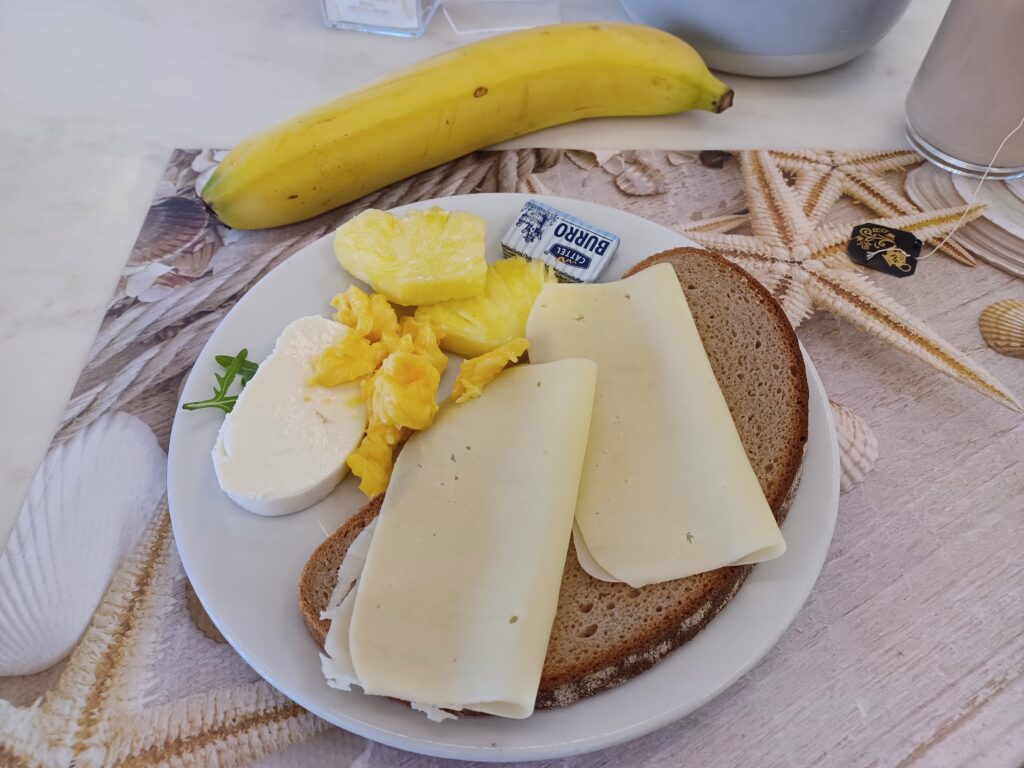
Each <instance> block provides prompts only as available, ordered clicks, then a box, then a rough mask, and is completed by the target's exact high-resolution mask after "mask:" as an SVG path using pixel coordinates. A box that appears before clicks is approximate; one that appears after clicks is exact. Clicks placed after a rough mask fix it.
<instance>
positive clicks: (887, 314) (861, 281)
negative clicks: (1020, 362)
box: [810, 255, 1024, 412]
mask: <svg viewBox="0 0 1024 768" xmlns="http://www.w3.org/2000/svg"><path fill="white" fill-rule="evenodd" d="M841 261H847V259H846V256H845V255H835V256H832V257H829V258H828V259H826V260H823V261H822V262H821V265H820V268H819V269H816V270H815V272H814V276H813V279H812V281H811V282H810V290H811V292H812V294H813V297H814V303H815V306H817V307H820V308H821V309H824V310H827V311H828V312H831V313H832V314H834V315H837V316H838V317H842V318H844V319H845V320H847V321H849V322H850V323H852V324H853V325H855V326H857V327H858V328H860V329H861V330H863V331H866V332H867V333H870V334H871V335H873V336H876V337H878V338H880V339H882V340H884V341H885V342H887V343H889V344H891V345H892V346H894V347H896V348H897V349H900V350H902V351H903V352H906V353H907V354H910V355H913V356H914V357H916V358H918V359H919V360H922V361H923V362H926V363H928V364H929V365H931V366H933V367H934V368H936V369H937V370H939V371H942V372H943V373H945V374H947V375H948V376H952V377H953V378H954V379H956V380H958V381H960V382H962V383H964V384H967V385H968V386H971V387H973V388H974V389H976V390H978V391H979V392H982V393H984V394H986V395H988V396H989V397H991V398H992V399H994V400H997V401H999V402H1000V403H1002V404H1003V405H1005V406H1007V407H1008V408H1010V409H1012V410H1015V411H1018V412H1024V408H1022V407H1021V404H1020V402H1019V401H1018V400H1017V398H1016V397H1014V395H1013V393H1011V392H1010V391H1009V390H1008V389H1007V388H1006V387H1005V386H1004V385H1003V384H1002V383H1001V382H1000V381H999V380H998V379H996V378H995V377H994V376H993V375H992V374H991V373H989V372H988V371H986V370H985V369H984V368H983V367H981V366H980V365H978V364H977V363H975V362H974V361H973V360H971V359H970V358H969V357H967V356H966V355H964V354H963V353H962V352H960V351H959V350H957V349H956V348H955V347H954V346H953V345H951V344H950V343H949V342H947V341H946V340H944V339H943V338H942V337H941V336H939V335H938V334H937V333H936V332H935V331H933V330H932V329H931V328H929V327H928V326H927V325H926V324H925V323H924V322H922V321H921V320H918V319H917V318H916V317H914V316H913V315H911V314H910V313H909V312H908V311H907V310H906V309H905V308H904V307H903V306H901V305H900V304H899V303H898V302H897V301H895V300H894V299H892V298H890V297H889V296H887V295H886V294H885V293H883V292H882V291H881V290H879V289H878V288H877V287H876V286H874V285H873V284H872V283H871V282H869V281H868V279H867V276H866V275H864V274H862V273H861V272H860V271H855V270H849V269H846V268H845V265H844V264H842V263H840V262H841Z"/></svg>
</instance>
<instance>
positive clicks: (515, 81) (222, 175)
mask: <svg viewBox="0 0 1024 768" xmlns="http://www.w3.org/2000/svg"><path fill="white" fill-rule="evenodd" d="M731 103H732V90H730V89H729V87H728V86H727V85H725V84H724V83H722V82H721V81H719V80H718V79H717V78H716V77H714V75H712V74H711V73H710V72H709V71H708V68H707V67H706V66H705V64H704V61H703V60H702V59H701V57H700V55H699V54H698V53H697V52H696V51H695V50H694V49H693V48H691V47H690V46H689V45H687V44H686V43H684V42H683V41H682V40H680V39H678V38H676V37H673V36H672V35H669V34H667V33H665V32H661V31H658V30H655V29H651V28H649V27H641V26H635V25H632V24H599V23H585V24H560V25H557V26H551V27H536V28H533V29H528V30H523V31H521V32H513V33H510V34H507V35H500V36H498V37H493V38H490V39H488V40H483V41H481V42H478V43H474V44H472V45H468V46H465V47H463V48H458V49H456V50H454V51H451V52H449V53H445V54H442V55H440V56H436V57H434V58H432V59H428V60H427V61H424V62H422V63H420V64H417V65H415V66H413V67H410V68H409V69H406V70H404V71H402V72H399V73H397V74H395V75H393V76H390V77H387V78H385V79H383V80H380V81H378V82H376V83H374V84H372V85H369V86H367V87H365V88H363V89H361V90H358V91H355V92H354V93H350V94H348V95H347V96H343V97H341V98H340V99H337V100H335V101H332V102H330V103H328V104H325V105H323V106H321V107H318V108H317V109H314V110H312V111H310V112H306V113H305V114H303V115H299V116H298V117H295V118H293V119H291V120H288V121H287V122H284V123H282V124H280V125H278V126H275V127H273V128H270V129H268V130H266V131H263V132H261V133H257V134H254V135H252V136H250V137H248V138H247V139H245V140H244V141H242V143H241V144H239V145H238V146H237V147H235V148H234V149H233V150H231V152H229V153H228V155H227V157H225V158H224V161H223V162H222V163H221V164H220V166H219V167H218V168H217V169H216V170H215V171H214V173H213V175H212V176H211V177H210V179H209V181H208V182H207V183H206V186H205V187H204V188H203V191H202V197H203V200H205V201H206V203H207V204H208V205H209V206H210V207H211V208H212V209H213V210H214V211H215V212H216V213H217V215H218V216H219V217H220V219H221V220H222V221H223V222H224V223H225V224H228V225H229V226H232V227H236V228H238V229H259V228H262V227H275V226H279V225H282V224H290V223H292V222H296V221H302V220H303V219H308V218H310V217H312V216H316V215H317V214H320V213H323V212H324V211H328V210H330V209H332V208H336V207H337V206H339V205H344V204H345V203H347V202H350V201H352V200H355V199H356V198H359V197H361V196H363V195H365V194H368V193H370V192H373V191H375V190H377V189H380V188H381V187H383V186H386V185H387V184H390V183H392V182H394V181H398V180H399V179H403V178H405V177H407V176H411V175H412V174H414V173H419V172H420V171H423V170H426V169H427V168H432V167H434V166H436V165H440V164H441V163H444V162H447V161H449V160H452V159H454V158H456V157H460V156H461V155H464V154H467V153H468V152H472V151H474V150H477V149H480V148H481V147H486V146H488V145H490V144H495V143H497V142H500V141H504V140H506V139H509V138H512V137H513V136H519V135H520V134H523V133H528V132H530V131H536V130H539V129H541V128H547V127H548V126H552V125H559V124H561V123H568V122H572V121H573V120H580V119H583V118H587V117H607V116H612V115H660V114H669V113H673V112H682V111H685V110H688V109H703V110H708V111H711V112H721V111H722V110H723V109H726V108H727V107H728V106H729V105H730V104H731Z"/></svg>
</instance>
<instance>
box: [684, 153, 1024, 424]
mask: <svg viewBox="0 0 1024 768" xmlns="http://www.w3.org/2000/svg"><path fill="white" fill-rule="evenodd" d="M740 161H741V167H742V172H743V180H744V185H745V187H746V192H747V204H748V206H749V208H750V227H751V229H752V232H753V234H751V235H741V234H725V232H726V231H729V230H733V229H736V227H737V226H738V223H737V220H736V217H735V216H722V217H718V218H716V219H708V220H705V221H700V222H696V223H695V224H693V225H692V226H685V225H684V226H682V227H680V230H681V231H682V232H683V233H684V234H686V235H688V236H689V237H690V238H691V239H693V240H695V241H696V242H698V243H699V244H701V245H703V246H705V247H707V248H710V249H712V250H716V251H719V252H721V253H722V254H723V255H724V256H726V257H727V258H729V259H730V260H731V261H733V262H735V263H736V264H738V265H739V266H741V267H743V268H744V269H746V270H747V271H748V272H750V273H751V274H752V275H753V276H754V277H755V278H756V279H758V280H759V281H760V282H761V283H762V284H763V285H764V286H765V287H766V288H768V290H770V291H771V292H772V294H773V295H774V296H775V297H776V298H777V299H778V300H779V303H780V304H781V305H782V308H783V310H784V311H785V313H786V316H787V317H788V318H789V320H790V322H791V323H792V324H793V327H794V328H796V327H798V326H799V325H800V324H801V323H802V322H803V321H804V320H806V319H807V318H808V317H810V316H811V315H812V314H813V313H814V312H815V311H816V310H822V311H826V312H831V313H832V314H834V315H836V316H838V317H842V318H843V319H845V320H847V321H849V322H850V323H852V324H853V325H855V326H857V327H858V328H860V329H861V330H863V331H865V332H867V333H869V334H872V335H874V336H877V337H879V338H881V339H883V340H885V341H886V342H888V343H889V344H892V345H893V346H894V347H896V348H897V349H900V350H902V351H903V352H906V353H908V354H911V355H913V356H915V357H917V358H919V359H920V360H923V361H924V362H926V363H928V364H929V365H932V366H934V367H935V368H937V369H938V370H940V371H942V372H943V373H946V374H948V375H949V376H952V377H954V378H955V379H957V380H959V381H961V382H963V383H964V384H967V385H969V386H971V387H974V388H975V389H977V390H978V391H980V392H983V393H984V394H986V395H988V396H989V397H991V398H993V399H995V400H998V401H999V402H1001V403H1003V405H1006V406H1008V407H1009V408H1012V409H1014V410H1017V411H1021V410H1024V409H1022V408H1021V404H1020V403H1019V402H1018V401H1017V399H1016V398H1015V397H1014V396H1013V394H1012V393H1011V392H1010V391H1009V390H1008V389H1007V388H1006V387H1005V386H1003V385H1002V384H1001V383H1000V382H999V381H998V380H997V379H996V378H995V377H994V376H992V374H990V373H989V372H988V371H986V370H985V369H984V368H982V367H981V366H979V365H977V364H976V363H974V362H973V361H972V360H970V359H969V358H968V357H967V356H966V355H964V354H963V353H962V352H960V351H959V350H958V349H956V348H955V347H953V346H952V345H951V344H949V343H948V342H947V341H945V340H943V339H942V338H941V337H939V336H938V334H936V333H935V331H933V330H932V329H931V328H929V327H928V326H927V325H926V324H925V323H924V322H923V321H922V320H919V319H918V318H916V317H914V316H913V315H912V314H911V313H910V312H909V311H908V310H907V309H906V308H904V307H903V306H901V305H900V304H899V302H897V301H896V300H895V299H893V298H891V297H890V296H889V295H887V294H886V293H885V292H884V291H883V290H882V289H881V288H879V287H878V286H876V285H875V284H874V283H872V282H871V280H870V279H869V278H868V274H867V272H866V271H865V270H864V269H862V268H861V267H859V266H858V265H856V264H854V263H853V262H852V261H851V260H850V259H849V257H848V256H847V255H846V243H847V240H848V239H849V229H848V228H847V227H845V226H840V225H837V224H828V223H816V222H814V221H812V219H811V218H810V217H809V216H808V214H807V213H806V211H805V210H804V207H803V206H802V204H801V203H802V199H801V197H800V195H799V193H798V192H797V190H796V189H795V188H794V187H791V186H790V185H789V184H788V183H787V182H786V179H785V176H783V174H782V171H781V169H780V168H779V167H778V166H777V165H776V163H775V161H774V160H773V158H772V156H771V155H770V154H769V153H767V152H763V151H762V152H753V151H748V152H742V153H741V154H740ZM965 212H966V213H965ZM972 213H973V215H972ZM977 215H978V212H976V211H974V212H972V210H971V208H970V207H969V206H960V207H958V208H943V209H941V210H937V211H928V212H918V213H912V214H906V215H901V216H895V217H886V218H880V219H878V220H877V222H878V223H879V224H881V225H883V226H888V227H894V228H897V229H909V230H912V231H914V232H916V233H917V235H918V236H919V237H920V238H921V239H922V240H923V239H926V238H937V237H941V236H943V235H944V234H945V233H947V232H949V231H950V230H951V229H952V228H953V227H954V226H955V225H956V222H957V221H959V220H960V218H961V216H964V217H965V218H967V219H971V218H974V217H976V216H977Z"/></svg>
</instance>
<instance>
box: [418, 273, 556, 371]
mask: <svg viewBox="0 0 1024 768" xmlns="http://www.w3.org/2000/svg"><path fill="white" fill-rule="evenodd" d="M554 280H555V277H554V273H553V272H551V271H550V270H548V269H547V268H546V267H545V266H544V264H543V263H542V262H540V261H527V260H526V259H522V258H513V259H502V260H501V261H498V262H496V263H494V264H492V265H491V266H490V267H489V268H488V269H487V283H486V286H485V288H484V292H483V295H481V296H477V297H475V298H472V299H460V300H456V301H446V302H444V303H443V304H434V305H433V306H429V307H419V308H418V309H417V310H416V315H415V317H416V319H417V320H419V321H421V322H424V321H425V322H428V323H430V324H431V325H433V326H434V328H437V329H438V330H440V331H441V332H442V333H443V334H444V335H443V337H442V338H441V348H442V349H444V350H447V351H448V352H454V353H455V354H457V355H462V356H463V357H477V356H478V355H482V354H484V353H486V352H490V351H491V350H492V349H494V348H495V347H500V346H501V345H502V344H504V343H505V342H508V341H511V340H512V339H517V338H519V337H522V336H525V335H526V319H527V318H528V317H529V316H530V309H532V308H533V302H534V301H536V299H537V296H538V294H540V289H541V288H542V287H543V286H544V283H545V282H553V281H554Z"/></svg>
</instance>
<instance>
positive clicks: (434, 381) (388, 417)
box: [309, 285, 528, 497]
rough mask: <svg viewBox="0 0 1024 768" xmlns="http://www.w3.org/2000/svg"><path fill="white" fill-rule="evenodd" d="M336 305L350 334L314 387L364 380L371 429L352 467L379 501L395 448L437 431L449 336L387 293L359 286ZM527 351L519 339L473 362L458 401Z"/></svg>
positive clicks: (317, 371)
mask: <svg viewBox="0 0 1024 768" xmlns="http://www.w3.org/2000/svg"><path fill="white" fill-rule="evenodd" d="M331 304H332V305H333V306H334V308H335V309H336V310H337V314H336V315H335V319H336V320H337V321H338V322H339V323H341V324H342V325H345V326H347V327H348V328H349V332H348V333H347V334H345V336H344V338H342V340H341V341H340V342H338V343H337V344H335V345H334V346H333V347H330V348H329V349H327V350H325V351H324V353H323V354H322V355H321V356H320V357H319V358H318V359H317V360H316V362H315V365H314V373H313V376H312V378H311V379H310V382H309V383H310V384H319V385H321V386H325V387H334V386H337V385H339V384H343V383H345V382H349V381H359V382H360V384H361V387H362V393H363V401H364V402H365V403H366V412H367V415H368V422H369V424H368V426H367V428H366V434H365V435H364V436H363V439H362V441H361V442H360V443H359V447H358V448H356V450H355V451H353V452H352V454H351V455H349V457H348V460H347V462H346V463H347V464H348V467H349V469H350V470H352V474H353V475H355V476H356V477H358V478H359V479H360V483H359V490H361V491H362V492H363V493H365V494H366V495H367V496H370V497H373V496H376V495H378V494H380V493H383V492H384V490H385V489H386V488H387V487H388V482H389V481H390V480H391V471H392V469H394V463H395V449H396V448H397V447H398V446H399V445H400V444H401V442H402V441H403V440H405V439H406V438H407V437H408V436H409V435H410V434H412V432H413V431H414V430H419V429H426V428H427V427H429V426H430V425H431V424H432V423H433V422H434V417H435V416H436V415H437V412H438V408H439V406H438V404H437V390H438V387H439V386H440V384H441V374H443V373H444V371H445V368H447V367H448V356H447V355H446V354H445V353H444V352H443V351H442V350H441V341H442V339H443V338H444V331H443V330H440V329H439V328H437V327H436V326H435V325H434V324H432V323H431V322H430V321H429V320H426V319H424V318H420V319H417V318H415V317H411V316H406V317H402V318H401V319H399V317H398V315H397V314H396V313H395V310H394V308H393V307H392V306H391V304H389V303H388V300H387V299H386V298H385V297H384V296H383V295H381V294H378V293H374V294H369V295H367V294H366V293H365V292H364V291H362V290H360V289H359V288H357V287H356V286H354V285H353V286H351V287H350V288H349V289H348V290H347V291H345V292H344V293H339V294H338V295H337V296H335V297H334V300H333V301H332V302H331ZM527 346H528V342H527V341H526V339H523V338H519V339H513V340H511V341H509V342H506V343H505V344H502V345H501V346H499V347H497V348H495V349H492V350H491V351H489V352H486V353H485V354H482V355H480V356H478V357H475V358H473V359H472V360H466V361H465V362H464V363H463V364H462V367H461V368H460V370H459V376H458V378H457V379H456V380H455V389H454V391H453V392H452V400H454V401H455V402H456V403H461V402H464V401H466V400H471V399H473V398H475V397H479V396H480V393H481V392H482V391H483V388H484V387H485V386H486V385H487V384H489V383H490V382H491V381H493V380H494V378H495V377H496V376H497V375H498V374H499V373H501V372H502V370H504V368H505V366H506V365H508V364H509V363H514V362H516V361H517V360H518V359H519V357H520V355H522V354H523V352H525V351H526V347H527Z"/></svg>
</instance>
